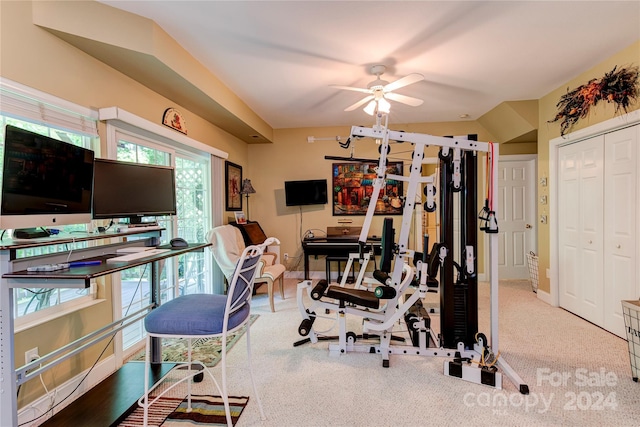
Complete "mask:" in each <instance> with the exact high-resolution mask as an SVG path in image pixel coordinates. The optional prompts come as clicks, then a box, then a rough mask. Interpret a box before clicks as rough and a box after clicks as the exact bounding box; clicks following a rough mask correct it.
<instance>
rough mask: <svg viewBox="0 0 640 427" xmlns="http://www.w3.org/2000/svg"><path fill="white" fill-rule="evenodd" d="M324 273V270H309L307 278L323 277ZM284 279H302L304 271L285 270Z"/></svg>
mask: <svg viewBox="0 0 640 427" xmlns="http://www.w3.org/2000/svg"><path fill="white" fill-rule="evenodd" d="M325 275H326V273H325V272H324V271H310V272H309V278H310V279H324V278H325V277H324V276H325ZM284 278H285V279H300V280H303V279H304V271H300V270H296V271H285V272H284Z"/></svg>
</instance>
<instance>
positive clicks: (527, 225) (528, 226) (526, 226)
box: [524, 224, 533, 228]
mask: <svg viewBox="0 0 640 427" xmlns="http://www.w3.org/2000/svg"><path fill="white" fill-rule="evenodd" d="M524 228H533V227H532V226H531V224H526V225H525V226H524Z"/></svg>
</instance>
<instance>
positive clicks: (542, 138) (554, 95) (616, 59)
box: [538, 41, 640, 292]
mask: <svg viewBox="0 0 640 427" xmlns="http://www.w3.org/2000/svg"><path fill="white" fill-rule="evenodd" d="M629 65H636V66H637V65H640V41H638V42H636V43H634V44H632V45H631V46H628V47H627V48H625V49H623V50H622V51H620V52H618V53H616V54H614V55H613V56H611V57H610V58H608V59H606V60H605V61H603V62H601V63H600V64H598V65H596V66H595V67H593V68H591V69H589V70H587V71H585V72H583V73H580V74H579V75H578V76H576V77H575V78H573V79H571V80H570V81H568V82H567V83H565V84H563V85H562V86H560V87H558V88H557V89H555V90H554V91H552V92H550V93H548V94H547V95H545V96H543V97H542V98H540V100H539V104H538V105H539V108H540V114H539V118H540V124H539V128H538V176H539V177H549V141H551V140H552V139H554V138H557V137H559V136H560V124H559V122H558V123H547V121H548V120H552V119H553V118H554V117H555V115H556V113H557V108H556V104H557V102H558V101H559V100H560V97H561V96H562V95H564V94H565V93H567V89H569V90H573V89H575V88H576V87H578V86H580V85H583V84H585V83H587V82H588V81H589V80H591V79H596V78H597V79H599V78H601V77H602V76H604V74H605V73H608V72H610V71H611V70H612V69H613V67H615V66H617V67H625V66H629ZM638 108H640V105H638V104H636V105H633V106H632V107H631V108H630V109H629V111H633V110H636V109H638ZM621 113H623V112H617V113H616V111H615V107H614V106H613V105H612V104H607V103H600V104H599V105H598V106H597V107H595V108H593V109H592V111H591V112H590V114H589V116H588V117H587V118H585V119H584V120H580V121H579V122H578V123H577V124H576V125H575V127H574V128H573V129H572V130H573V131H576V130H579V129H584V128H585V127H588V126H591V125H594V124H596V123H600V122H602V121H605V120H608V119H610V118H612V117H614V116H616V115H619V114H621ZM538 195H547V196H548V195H549V187H548V186H547V187H542V186H541V185H540V183H539V182H538ZM539 199H540V198H539V197H538V200H539ZM542 214H546V215H548V214H549V207H548V205H542V204H539V205H538V215H542ZM552 221H557V218H551V217H550V218H549V222H552ZM548 224H549V223H547V224H539V226H538V252H539V260H538V262H539V268H540V270H539V271H540V274H539V280H540V282H539V284H538V288H539V289H540V290H541V291H544V292H549V291H550V288H549V279H548V278H547V277H546V274H545V272H546V270H547V269H548V268H549V265H550V262H549V252H550V236H549V225H548Z"/></svg>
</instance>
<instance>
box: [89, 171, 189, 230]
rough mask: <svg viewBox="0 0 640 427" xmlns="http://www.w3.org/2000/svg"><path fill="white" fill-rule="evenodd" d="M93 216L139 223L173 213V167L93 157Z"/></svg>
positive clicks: (174, 203)
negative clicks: (147, 218) (146, 218)
mask: <svg viewBox="0 0 640 427" xmlns="http://www.w3.org/2000/svg"><path fill="white" fill-rule="evenodd" d="M92 205H93V218H94V219H116V218H120V219H121V218H126V219H128V221H129V223H130V224H139V223H141V222H142V219H143V218H144V217H157V216H165V215H175V214H176V186H175V172H174V169H173V168H172V167H168V166H157V165H145V164H140V163H130V162H122V161H117V160H108V159H95V162H94V178H93V204H92Z"/></svg>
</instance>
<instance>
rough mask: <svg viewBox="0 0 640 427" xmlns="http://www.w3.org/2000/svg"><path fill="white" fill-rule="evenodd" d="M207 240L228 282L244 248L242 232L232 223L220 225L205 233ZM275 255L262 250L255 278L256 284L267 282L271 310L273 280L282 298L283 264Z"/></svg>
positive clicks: (272, 307) (272, 305)
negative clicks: (278, 287)
mask: <svg viewBox="0 0 640 427" xmlns="http://www.w3.org/2000/svg"><path fill="white" fill-rule="evenodd" d="M207 241H208V242H210V243H211V251H212V253H213V258H214V259H215V260H216V262H217V263H218V266H219V267H220V270H222V273H223V274H224V276H225V277H226V278H227V282H229V281H230V280H231V278H232V277H233V272H234V270H235V267H236V263H237V262H238V259H240V256H241V255H242V251H243V250H244V248H245V242H244V238H243V236H242V233H241V232H240V230H239V229H238V228H237V227H234V226H233V225H221V226H219V227H215V228H214V229H212V230H210V231H209V232H208V233H207ZM277 257H278V256H277V254H275V253H272V252H264V253H263V254H262V259H261V260H260V265H259V266H258V273H257V274H256V279H255V285H256V286H257V285H259V284H262V283H266V284H267V293H268V295H269V304H270V306H271V311H275V306H274V302H273V285H274V283H275V282H278V283H279V285H280V296H281V297H282V299H284V287H283V279H284V272H285V266H284V265H282V264H279V263H278V259H277Z"/></svg>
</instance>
